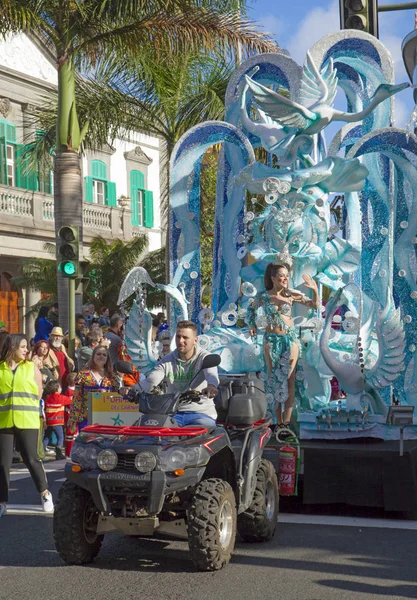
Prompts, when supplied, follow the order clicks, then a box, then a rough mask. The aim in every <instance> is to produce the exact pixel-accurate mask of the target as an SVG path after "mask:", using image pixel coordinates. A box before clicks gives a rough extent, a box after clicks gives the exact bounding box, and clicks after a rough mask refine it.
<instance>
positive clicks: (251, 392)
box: [214, 376, 267, 425]
mask: <svg viewBox="0 0 417 600" xmlns="http://www.w3.org/2000/svg"><path fill="white" fill-rule="evenodd" d="M214 404H215V406H216V410H217V421H218V422H219V423H225V424H229V425H252V424H253V423H256V422H257V421H260V420H261V419H263V418H265V414H266V408H267V403H266V399H265V394H264V391H263V382H262V381H261V380H260V379H258V378H257V377H256V376H255V377H253V376H249V377H241V378H239V379H221V380H220V384H219V388H218V393H217V396H216V398H215V399H214Z"/></svg>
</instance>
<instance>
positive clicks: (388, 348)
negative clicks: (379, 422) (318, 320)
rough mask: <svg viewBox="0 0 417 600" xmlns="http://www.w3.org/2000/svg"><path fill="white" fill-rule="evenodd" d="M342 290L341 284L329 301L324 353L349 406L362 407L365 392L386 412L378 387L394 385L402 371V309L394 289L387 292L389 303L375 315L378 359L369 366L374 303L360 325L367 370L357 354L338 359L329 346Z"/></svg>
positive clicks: (322, 341)
mask: <svg viewBox="0 0 417 600" xmlns="http://www.w3.org/2000/svg"><path fill="white" fill-rule="evenodd" d="M342 294H343V288H340V289H339V290H337V292H335V294H334V296H333V297H332V298H331V299H330V300H329V301H328V303H327V305H326V319H325V323H324V328H323V333H322V335H321V338H320V351H321V354H322V357H323V359H324V362H325V363H326V364H327V366H328V367H329V369H330V370H331V371H332V372H333V373H334V374H335V376H336V377H337V379H338V381H339V384H340V387H341V389H342V390H344V391H345V392H346V393H347V398H346V409H347V410H359V411H360V410H362V409H363V407H362V406H361V399H362V398H363V397H364V396H366V397H367V399H368V401H369V402H370V403H371V405H372V406H373V410H374V412H375V413H379V414H380V413H381V412H382V414H384V413H385V412H386V407H385V405H384V404H383V402H382V399H381V397H380V396H379V394H378V392H377V391H376V389H375V388H383V387H386V386H389V385H391V384H392V382H393V381H395V379H397V377H398V376H399V375H400V372H401V368H402V365H403V363H404V349H405V334H404V328H403V324H402V321H401V317H400V309H396V308H395V306H394V304H393V302H392V299H391V293H390V292H388V297H387V302H386V306H385V307H384V308H383V309H382V310H381V309H379V310H378V316H377V319H376V335H377V340H378V359H377V360H376V362H375V364H374V365H373V366H372V367H370V368H366V360H367V357H368V354H369V350H370V346H371V342H372V339H373V338H372V332H373V329H374V327H375V312H376V310H375V308H376V307H375V306H374V307H373V309H372V310H371V312H370V314H369V317H368V319H367V321H366V322H365V323H364V324H363V325H362V327H361V328H360V340H361V343H360V348H361V350H360V352H361V353H362V355H363V357H362V358H363V362H364V364H365V368H364V372H362V370H361V366H360V364H359V360H357V361H355V357H354V356H352V360H344V361H343V362H339V361H338V360H337V358H336V355H335V354H334V353H332V351H331V349H330V348H329V340H330V331H331V326H332V320H333V316H334V314H335V312H336V310H337V308H338V306H340V305H341V304H343V301H342ZM356 358H359V357H356Z"/></svg>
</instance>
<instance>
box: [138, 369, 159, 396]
mask: <svg viewBox="0 0 417 600" xmlns="http://www.w3.org/2000/svg"><path fill="white" fill-rule="evenodd" d="M164 379H165V368H164V365H163V364H159V365H157V366H156V367H155V368H154V369H153V370H152V371H151V372H150V373H149V374H148V375H147V376H146V378H145V379H144V380H143V381H141V382H140V386H141V388H142V389H143V391H144V392H151V391H152V390H153V389H154V388H155V387H156V386H157V385H159V384H160V383H161V381H163V380H164Z"/></svg>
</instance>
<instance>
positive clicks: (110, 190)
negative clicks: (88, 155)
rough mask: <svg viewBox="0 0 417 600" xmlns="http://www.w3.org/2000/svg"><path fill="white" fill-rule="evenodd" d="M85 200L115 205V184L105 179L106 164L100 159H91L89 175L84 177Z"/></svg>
mask: <svg viewBox="0 0 417 600" xmlns="http://www.w3.org/2000/svg"><path fill="white" fill-rule="evenodd" d="M84 181H85V201H86V202H93V203H94V204H101V205H103V204H105V205H106V206H117V196H116V184H115V183H114V182H113V181H108V180H107V166H106V164H105V163H104V162H103V161H101V160H93V161H91V176H88V177H84Z"/></svg>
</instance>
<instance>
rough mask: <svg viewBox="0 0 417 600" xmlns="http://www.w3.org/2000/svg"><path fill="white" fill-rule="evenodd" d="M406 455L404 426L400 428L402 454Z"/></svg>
mask: <svg viewBox="0 0 417 600" xmlns="http://www.w3.org/2000/svg"><path fill="white" fill-rule="evenodd" d="M403 455H404V427H401V428H400V456H403Z"/></svg>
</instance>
